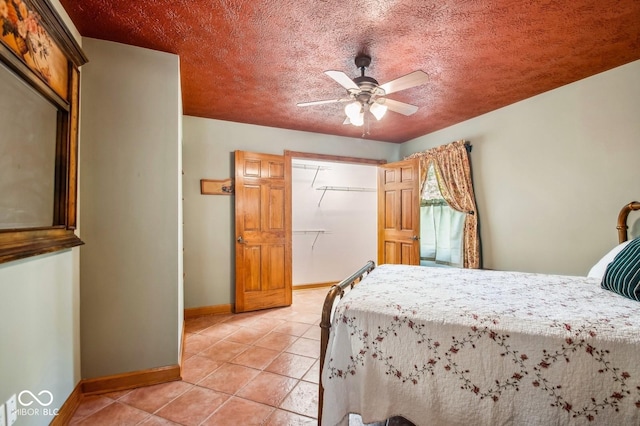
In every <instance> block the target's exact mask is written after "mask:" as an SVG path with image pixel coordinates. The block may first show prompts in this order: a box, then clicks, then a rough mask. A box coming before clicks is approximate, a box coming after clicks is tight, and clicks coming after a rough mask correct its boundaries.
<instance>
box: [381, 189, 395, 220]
mask: <svg viewBox="0 0 640 426" xmlns="http://www.w3.org/2000/svg"><path fill="white" fill-rule="evenodd" d="M395 204H396V192H395V191H385V192H384V228H385V229H395V227H396V215H395V213H396V209H395V208H394V206H395Z"/></svg>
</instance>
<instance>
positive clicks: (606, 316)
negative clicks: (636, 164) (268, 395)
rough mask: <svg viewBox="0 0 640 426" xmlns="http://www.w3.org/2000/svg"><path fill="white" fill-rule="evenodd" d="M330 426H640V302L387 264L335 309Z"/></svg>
mask: <svg viewBox="0 0 640 426" xmlns="http://www.w3.org/2000/svg"><path fill="white" fill-rule="evenodd" d="M322 383H323V386H324V388H325V393H324V405H323V422H322V423H323V425H336V424H343V425H344V424H347V423H348V413H359V414H361V415H362V418H363V421H364V422H365V423H369V422H374V421H381V420H383V419H386V418H389V417H391V416H394V415H402V416H404V417H405V418H407V419H408V420H410V421H412V422H413V423H415V424H416V425H430V426H431V425H447V426H449V425H465V426H472V425H473V426H475V425H491V426H493V425H565V424H566V425H640V303H638V302H636V301H633V300H629V299H626V298H624V297H621V296H619V295H617V294H614V293H612V292H609V291H606V290H603V289H601V288H600V285H599V281H598V280H597V279H593V278H585V277H572V276H559V275H542V274H530V273H515V272H500V271H482V270H465V269H445V268H428V267H416V266H403V265H381V266H378V267H377V268H376V269H375V270H373V271H372V272H371V273H370V274H369V275H368V276H367V277H366V278H365V279H364V280H363V281H362V282H361V283H360V284H358V285H357V286H356V287H355V288H354V289H352V290H351V291H350V292H349V293H348V294H346V295H345V297H344V298H343V299H342V300H341V301H340V303H339V304H338V305H337V307H336V311H335V313H334V317H333V322H332V329H331V335H330V340H329V345H328V347H327V355H326V358H325V360H324V371H323V374H322Z"/></svg>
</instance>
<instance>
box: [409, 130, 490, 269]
mask: <svg viewBox="0 0 640 426" xmlns="http://www.w3.org/2000/svg"><path fill="white" fill-rule="evenodd" d="M468 146H469V143H468V142H466V141H462V140H460V141H455V142H452V143H450V144H447V145H443V146H440V147H436V148H433V149H429V150H427V151H424V152H418V153H415V154H412V155H410V156H408V157H407V159H408V158H418V159H419V161H420V175H421V176H420V178H421V185H422V188H421V192H422V189H424V185H425V184H426V180H427V179H426V178H427V171H428V170H429V167H430V166H431V165H432V164H433V168H434V171H435V174H436V179H437V181H438V186H439V189H440V192H441V194H442V197H443V198H444V199H445V201H446V202H447V204H448V205H449V206H450V207H451V208H453V209H454V210H457V211H459V212H462V213H464V214H465V222H464V235H463V266H464V267H465V268H474V269H477V268H480V267H481V256H480V236H479V234H478V215H477V209H476V201H475V195H474V192H473V183H472V179H471V161H470V159H469V151H468V150H467V147H468Z"/></svg>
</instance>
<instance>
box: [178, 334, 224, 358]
mask: <svg viewBox="0 0 640 426" xmlns="http://www.w3.org/2000/svg"><path fill="white" fill-rule="evenodd" d="M218 340H220V339H218V338H217V337H215V336H207V335H203V334H191V335H189V336H188V337H187V338H186V339H185V340H184V350H185V352H188V353H192V354H197V353H198V352H201V351H203V350H205V349H207V348H208V347H209V346H211V345H213V344H214V343H216V342H217V341H218Z"/></svg>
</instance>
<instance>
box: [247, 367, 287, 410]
mask: <svg viewBox="0 0 640 426" xmlns="http://www.w3.org/2000/svg"><path fill="white" fill-rule="evenodd" d="M297 383H298V381H297V380H296V379H292V378H290V377H285V376H280V375H279V374H274V373H269V372H266V371H263V372H261V373H260V374H258V375H257V376H256V377H255V378H254V379H253V380H251V381H250V382H249V383H248V384H247V385H246V386H245V387H244V388H242V389H240V391H238V392H237V394H236V396H239V397H241V398H245V399H249V400H251V401H255V402H259V403H261V404H267V405H271V406H274V407H277V406H278V405H280V403H281V402H282V400H283V399H284V398H285V397H286V396H287V395H288V394H289V392H291V390H292V389H293V388H294V387H295V385H296V384H297Z"/></svg>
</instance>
